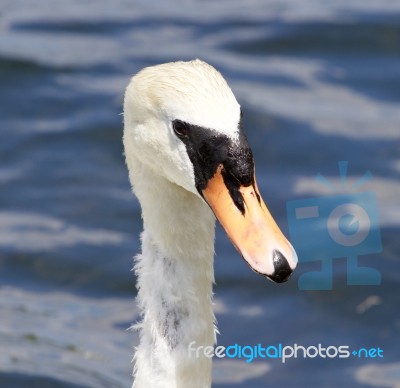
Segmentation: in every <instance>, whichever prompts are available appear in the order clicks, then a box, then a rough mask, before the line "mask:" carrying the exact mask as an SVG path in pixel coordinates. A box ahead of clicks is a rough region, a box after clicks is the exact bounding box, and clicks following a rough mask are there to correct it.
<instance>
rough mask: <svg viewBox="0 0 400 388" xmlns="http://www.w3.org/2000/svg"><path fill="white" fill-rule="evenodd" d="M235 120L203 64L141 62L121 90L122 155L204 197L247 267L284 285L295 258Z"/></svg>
mask: <svg viewBox="0 0 400 388" xmlns="http://www.w3.org/2000/svg"><path fill="white" fill-rule="evenodd" d="M241 117H242V114H241V109H240V105H239V104H238V102H237V101H236V98H235V96H234V95H233V93H232V91H231V89H230V88H229V86H228V84H227V83H226V81H225V79H224V78H223V77H222V75H221V74H220V73H219V72H218V71H217V70H216V69H214V68H213V67H212V66H210V65H208V64H207V63H205V62H203V61H200V60H194V61H190V62H172V63H166V64H161V65H157V66H153V67H147V68H145V69H143V70H142V71H140V72H139V73H138V74H136V75H135V76H134V77H133V78H132V79H131V82H130V84H129V85H128V87H127V90H126V93H125V101H124V145H125V153H126V157H127V160H128V158H129V155H128V154H130V153H132V154H134V156H135V157H136V158H137V159H138V160H139V161H140V162H141V163H143V164H145V165H146V166H148V167H149V168H151V169H152V170H153V171H154V173H155V174H158V175H162V176H163V177H164V178H166V179H168V180H169V181H170V182H172V183H174V184H176V185H178V186H180V187H182V188H183V189H185V190H187V191H189V192H191V193H193V194H195V195H196V196H198V197H199V198H200V199H201V200H204V201H205V202H206V203H207V204H208V206H209V207H210V208H211V209H212V211H213V212H214V214H215V216H216V218H217V219H218V220H219V222H220V223H221V224H222V226H223V228H224V229H225V231H226V232H227V234H228V237H229V238H230V240H231V241H232V243H233V244H234V246H235V247H236V248H237V250H238V251H239V253H240V254H241V255H242V256H243V258H244V259H245V260H246V261H247V263H248V264H249V265H250V267H251V268H252V269H253V270H254V271H255V272H258V273H260V274H262V275H264V276H266V277H268V278H269V279H271V280H273V281H275V282H284V281H286V280H288V279H289V277H290V275H291V273H292V272H293V270H294V268H295V267H296V265H297V256H296V253H295V251H294V249H293V247H292V246H291V244H290V243H289V242H288V241H287V239H286V238H285V237H284V235H283V234H282V232H281V231H280V229H279V227H278V226H277V224H276V223H275V221H274V219H273V218H272V216H271V214H270V212H269V210H268V208H267V207H266V205H265V203H264V201H263V200H262V198H261V195H260V192H259V190H258V187H257V183H256V179H255V168H254V160H253V155H252V152H251V149H250V147H249V144H248V142H247V139H246V136H245V134H244V132H243V128H242V120H241ZM128 167H129V163H128Z"/></svg>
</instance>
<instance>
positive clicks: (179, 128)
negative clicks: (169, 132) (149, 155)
mask: <svg viewBox="0 0 400 388" xmlns="http://www.w3.org/2000/svg"><path fill="white" fill-rule="evenodd" d="M172 128H173V129H174V132H175V135H176V136H178V137H179V138H182V137H186V136H187V134H188V125H187V124H186V123H185V122H184V121H181V120H174V121H173V122H172Z"/></svg>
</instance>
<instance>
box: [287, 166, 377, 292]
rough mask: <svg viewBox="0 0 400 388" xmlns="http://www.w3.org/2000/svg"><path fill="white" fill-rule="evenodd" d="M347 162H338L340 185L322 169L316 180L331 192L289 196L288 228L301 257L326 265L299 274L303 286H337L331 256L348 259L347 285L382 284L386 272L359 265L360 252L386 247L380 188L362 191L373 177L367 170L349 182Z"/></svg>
mask: <svg viewBox="0 0 400 388" xmlns="http://www.w3.org/2000/svg"><path fill="white" fill-rule="evenodd" d="M347 166H348V163H347V162H345V161H341V162H339V172H340V179H341V185H340V187H335V186H334V185H333V184H332V183H330V182H329V181H328V180H327V179H326V178H324V177H323V176H322V175H317V177H316V180H317V181H318V182H319V183H321V184H323V185H325V186H328V187H329V188H330V189H331V191H332V192H333V193H332V195H326V196H320V197H315V198H306V199H300V200H294V201H289V202H287V204H286V209H287V216H288V223H289V234H290V239H291V242H292V244H293V246H294V248H295V249H296V252H297V255H298V257H299V262H300V263H301V262H316V261H320V262H321V270H320V271H313V272H306V273H304V274H302V275H301V276H300V277H299V281H298V286H299V289H300V290H332V288H333V268H332V260H333V259H337V258H343V257H345V258H346V259H347V284H348V285H352V286H355V285H359V286H361V285H379V284H381V274H380V272H379V271H377V270H376V269H374V268H370V267H362V266H359V265H358V256H361V255H368V254H374V253H379V252H381V251H382V242H381V234H380V228H379V221H378V210H377V206H376V199H375V194H374V193H373V192H370V191H357V192H355V191H356V190H359V189H360V186H362V184H363V183H365V182H366V181H368V180H370V179H372V174H371V173H370V172H369V171H368V172H367V173H365V174H364V176H363V177H362V178H361V179H359V180H358V181H357V182H356V183H355V184H353V185H352V186H350V187H347V184H346V175H347Z"/></svg>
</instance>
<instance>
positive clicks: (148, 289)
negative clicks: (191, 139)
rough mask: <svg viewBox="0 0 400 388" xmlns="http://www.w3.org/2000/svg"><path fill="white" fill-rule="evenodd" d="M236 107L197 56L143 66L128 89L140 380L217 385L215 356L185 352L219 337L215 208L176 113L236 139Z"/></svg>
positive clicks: (187, 386)
mask: <svg viewBox="0 0 400 388" xmlns="http://www.w3.org/2000/svg"><path fill="white" fill-rule="evenodd" d="M239 117H240V106H239V104H238V103H237V101H236V99H235V97H234V95H233V93H232V91H231V89H230V88H229V86H228V85H227V83H226V81H225V80H224V79H223V77H222V76H221V74H220V73H219V72H218V71H217V70H215V69H214V68H213V67H211V66H210V65H208V64H206V63H205V62H202V61H200V60H195V61H191V62H174V63H168V64H163V65H158V66H154V67H149V68H146V69H144V70H142V71H141V72H139V73H138V74H137V75H135V76H134V77H133V78H132V80H131V82H130V84H129V86H128V88H127V90H126V94H125V102H124V146H125V156H126V162H127V166H128V169H129V176H130V180H131V183H132V187H133V191H134V193H135V194H136V196H137V197H138V199H139V201H140V204H141V207H142V217H143V223H144V232H143V234H142V253H141V254H140V255H138V256H137V258H136V264H135V271H136V274H137V277H138V284H137V285H138V290H139V291H138V297H137V299H138V304H139V307H140V309H141V311H142V315H143V321H142V322H141V323H140V324H139V330H140V344H139V346H138V348H137V350H136V354H135V358H134V359H135V371H134V375H135V380H134V384H133V387H135V388H153V387H154V388H156V387H160V388H161V387H162V388H191V387H193V388H197V387H198V388H200V387H201V388H203V387H210V386H211V360H210V359H209V358H206V357H202V358H198V359H196V358H193V357H192V358H191V357H189V353H188V346H189V344H190V342H192V341H195V342H196V343H197V344H198V345H202V346H209V345H213V344H214V343H215V327H214V320H215V318H214V314H213V311H212V284H213V281H214V272H213V255H214V225H215V218H214V215H213V214H212V212H211V210H210V209H209V207H208V206H207V205H206V203H205V202H204V201H203V200H202V199H201V197H200V195H199V194H198V192H197V190H196V188H195V181H194V172H193V166H192V164H191V162H190V160H189V157H188V155H187V152H186V149H185V146H184V145H183V143H182V142H181V141H180V140H179V139H178V138H177V137H176V136H175V135H174V133H173V130H172V125H171V121H172V120H174V119H180V120H183V121H186V122H189V123H190V124H195V125H199V126H203V127H207V128H212V129H214V130H217V131H219V132H220V133H222V134H225V135H227V136H229V137H231V138H232V139H237V138H238V121H239Z"/></svg>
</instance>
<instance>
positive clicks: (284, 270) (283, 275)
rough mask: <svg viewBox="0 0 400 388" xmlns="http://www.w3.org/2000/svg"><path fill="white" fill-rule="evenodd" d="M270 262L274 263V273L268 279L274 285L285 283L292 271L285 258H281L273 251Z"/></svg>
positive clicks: (279, 253) (276, 251) (279, 254)
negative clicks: (274, 283)
mask: <svg viewBox="0 0 400 388" xmlns="http://www.w3.org/2000/svg"><path fill="white" fill-rule="evenodd" d="M272 261H273V263H274V268H275V271H274V273H273V274H272V275H270V276H268V277H269V278H270V279H271V280H273V281H274V282H276V283H284V282H287V281H288V280H289V278H290V275H291V274H292V272H293V270H292V269H291V268H290V265H289V263H288V261H287V260H286V258H285V256H283V255H282V253H281V252H279V251H278V250H274V252H273V257H272Z"/></svg>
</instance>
